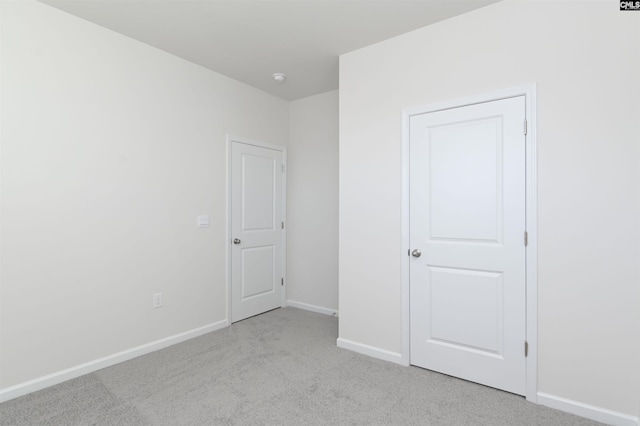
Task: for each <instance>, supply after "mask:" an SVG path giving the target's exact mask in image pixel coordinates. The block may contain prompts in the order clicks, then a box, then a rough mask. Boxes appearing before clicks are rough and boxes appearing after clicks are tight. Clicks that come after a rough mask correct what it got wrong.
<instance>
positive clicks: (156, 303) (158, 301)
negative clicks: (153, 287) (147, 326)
mask: <svg viewBox="0 0 640 426" xmlns="http://www.w3.org/2000/svg"><path fill="white" fill-rule="evenodd" d="M157 308H162V293H156V294H154V295H153V309H157Z"/></svg>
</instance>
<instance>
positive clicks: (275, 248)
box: [229, 138, 285, 322]
mask: <svg viewBox="0 0 640 426" xmlns="http://www.w3.org/2000/svg"><path fill="white" fill-rule="evenodd" d="M230 145H231V146H230V204H231V205H230V232H229V237H230V238H229V244H230V253H231V255H230V283H231V289H230V293H231V303H230V304H231V306H230V310H231V315H230V318H231V322H236V321H240V320H242V319H245V318H248V317H251V316H254V315H258V314H261V313H263V312H266V311H269V310H271V309H275V308H278V307H281V306H283V300H284V295H283V293H284V291H283V283H284V270H285V269H284V256H283V254H284V229H283V224H284V182H285V180H284V155H285V152H284V148H283V147H278V146H273V145H269V144H264V143H259V142H255V141H247V140H244V139H239V138H232V139H230Z"/></svg>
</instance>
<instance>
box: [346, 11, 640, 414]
mask: <svg viewBox="0 0 640 426" xmlns="http://www.w3.org/2000/svg"><path fill="white" fill-rule="evenodd" d="M617 9H618V4H617V2H580V3H579V4H578V3H576V2H518V1H506V2H500V3H497V4H494V5H491V6H489V7H486V8H483V9H480V10H477V11H474V12H471V13H468V14H465V15H462V16H460V17H457V18H453V19H450V20H447V21H444V22H441V23H438V24H435V25H432V26H429V27H426V28H423V29H420V30H417V31H414V32H412V33H409V34H406V35H402V36H399V37H396V38H394V39H391V40H387V41H385V42H382V43H379V44H376V45H373V46H370V47H367V48H364V49H361V50H358V51H355V52H352V53H349V54H346V55H343V56H342V57H341V60H340V199H339V201H340V268H339V273H340V286H339V293H340V332H339V333H340V338H341V339H345V340H348V341H351V342H355V343H357V344H361V345H369V346H372V347H374V348H375V349H380V350H382V351H388V352H387V353H389V352H390V353H392V354H393V353H396V354H398V353H400V352H401V351H402V345H401V337H402V328H401V293H400V289H401V285H400V273H401V261H402V258H403V256H404V255H405V254H406V249H407V247H402V246H401V228H400V223H401V210H400V205H401V176H402V171H401V137H402V116H401V113H402V109H403V108H405V107H411V106H416V105H423V104H428V103H432V102H436V101H442V100H448V99H454V98H457V97H463V96H468V95H473V94H476V93H482V92H486V91H491V90H496V89H501V88H508V87H513V86H518V85H521V84H525V83H531V82H535V83H537V89H538V90H537V94H538V98H537V100H538V188H539V193H538V197H539V200H538V203H539V204H538V214H539V221H538V226H539V234H538V236H539V253H538V255H539V258H538V261H539V270H538V274H539V275H538V279H539V283H538V286H539V294H538V296H539V302H538V303H539V305H538V327H539V352H538V354H539V358H538V359H539V364H538V378H539V381H538V385H539V387H538V390H539V391H540V392H543V393H548V394H551V395H554V396H559V397H562V398H567V399H570V400H575V401H580V402H582V403H585V404H590V405H593V406H596V407H604V408H606V409H609V410H613V411H615V412H618V413H623V414H628V415H631V416H637V415H638V414H639V413H640V407H639V406H638V401H639V400H640V362H638V360H640V338H639V337H640V285H639V284H640V268H639V263H640V262H639V259H640V221H639V220H638V218H640V175H639V173H640V172H639V170H640V80H639V79H638V75H640V14H638V13H631V12H620V11H618V10H617Z"/></svg>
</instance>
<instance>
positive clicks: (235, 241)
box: [233, 238, 242, 244]
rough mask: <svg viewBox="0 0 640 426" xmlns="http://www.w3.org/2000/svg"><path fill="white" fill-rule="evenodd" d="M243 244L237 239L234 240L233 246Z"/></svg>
mask: <svg viewBox="0 0 640 426" xmlns="http://www.w3.org/2000/svg"><path fill="white" fill-rule="evenodd" d="M241 242H242V241H240V240H239V239H237V238H236V239H234V240H233V244H240V243H241Z"/></svg>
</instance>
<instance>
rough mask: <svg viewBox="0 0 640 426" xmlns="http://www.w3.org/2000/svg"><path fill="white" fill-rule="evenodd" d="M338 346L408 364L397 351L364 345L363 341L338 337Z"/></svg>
mask: <svg viewBox="0 0 640 426" xmlns="http://www.w3.org/2000/svg"><path fill="white" fill-rule="evenodd" d="M337 344H338V347H339V348H342V349H348V350H350V351H353V352H357V353H359V354H362V355H368V356H370V357H373V358H378V359H381V360H383V361H389V362H393V363H394V364H399V365H404V366H408V365H409V364H408V363H407V362H406V360H405V359H404V358H403V357H402V354H400V353H398V352H391V351H387V350H385V349H380V348H376V347H375V346H369V345H365V344H363V343H358V342H353V341H351V340H347V339H343V338H342V337H339V338H338V340H337Z"/></svg>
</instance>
